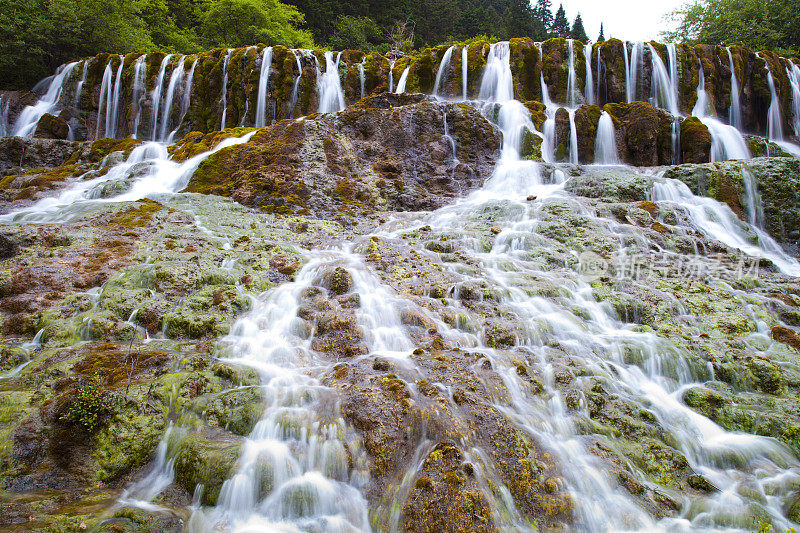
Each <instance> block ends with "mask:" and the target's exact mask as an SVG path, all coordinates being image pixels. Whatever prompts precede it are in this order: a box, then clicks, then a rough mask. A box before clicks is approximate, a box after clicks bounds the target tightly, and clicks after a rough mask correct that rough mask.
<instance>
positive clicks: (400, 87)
mask: <svg viewBox="0 0 800 533" xmlns="http://www.w3.org/2000/svg"><path fill="white" fill-rule="evenodd" d="M409 72H411V65H408V66H407V67H406V68H405V69H403V73H402V74H401V75H400V81H398V82H397V89H395V91H394V92H395V94H402V93H404V92H406V82H407V81H408V74H409Z"/></svg>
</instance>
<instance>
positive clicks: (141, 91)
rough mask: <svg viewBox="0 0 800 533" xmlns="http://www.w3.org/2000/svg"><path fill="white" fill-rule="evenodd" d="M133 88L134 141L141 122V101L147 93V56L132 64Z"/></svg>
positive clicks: (132, 135) (140, 57) (142, 56)
mask: <svg viewBox="0 0 800 533" xmlns="http://www.w3.org/2000/svg"><path fill="white" fill-rule="evenodd" d="M132 83H133V87H132V88H131V105H132V106H134V109H135V110H136V111H134V114H133V131H132V132H131V137H133V138H134V139H136V138H137V136H138V135H139V123H140V122H141V120H142V100H143V97H144V95H145V93H146V92H147V54H144V55H141V56H139V57H138V58H137V59H136V63H134V64H133V82H132Z"/></svg>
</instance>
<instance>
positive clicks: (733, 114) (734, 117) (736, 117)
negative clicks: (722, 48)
mask: <svg viewBox="0 0 800 533" xmlns="http://www.w3.org/2000/svg"><path fill="white" fill-rule="evenodd" d="M726 50H727V51H728V64H729V65H730V68H731V107H730V109H729V111H728V123H729V124H730V125H731V126H733V127H734V128H736V129H737V130H739V131H742V130H744V126H743V122H742V107H741V106H742V103H741V93H740V92H739V81H738V80H737V79H736V66H735V64H734V62H733V54H731V47H730V46H728V47H727V48H726Z"/></svg>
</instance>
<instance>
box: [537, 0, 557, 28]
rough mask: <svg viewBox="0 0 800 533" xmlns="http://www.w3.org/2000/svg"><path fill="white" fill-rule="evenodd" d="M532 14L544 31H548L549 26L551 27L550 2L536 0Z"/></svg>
mask: <svg viewBox="0 0 800 533" xmlns="http://www.w3.org/2000/svg"><path fill="white" fill-rule="evenodd" d="M533 14H534V15H535V16H536V18H538V19H539V20H541V21H542V24H544V27H545V29H547V30H548V31H550V26H552V25H553V4H552V3H550V0H536V7H534V8H533Z"/></svg>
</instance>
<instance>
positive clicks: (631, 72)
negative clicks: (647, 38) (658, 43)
mask: <svg viewBox="0 0 800 533" xmlns="http://www.w3.org/2000/svg"><path fill="white" fill-rule="evenodd" d="M625 52H626V58H625V59H626V61H627V48H625ZM643 67H644V43H643V42H637V43H633V46H632V47H631V59H630V65H629V66H628V68H627V69H626V71H625V79H626V89H627V95H628V102H633V101H634V100H636V99H637V98H638V97H639V83H640V81H641V82H642V83H643V82H644V72H643V71H644V68H643ZM639 78H641V80H640V79H639Z"/></svg>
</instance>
